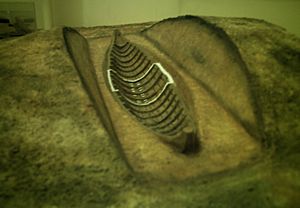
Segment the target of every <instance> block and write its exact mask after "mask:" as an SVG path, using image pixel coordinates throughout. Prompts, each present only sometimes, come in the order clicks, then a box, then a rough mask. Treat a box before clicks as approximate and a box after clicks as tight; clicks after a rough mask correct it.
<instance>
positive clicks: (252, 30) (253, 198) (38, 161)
mask: <svg viewBox="0 0 300 208" xmlns="http://www.w3.org/2000/svg"><path fill="white" fill-rule="evenodd" d="M205 19H206V20H207V21H208V22H210V23H213V24H216V25H217V26H218V27H221V28H222V29H223V30H224V31H225V32H226V33H227V34H228V36H229V37H230V39H231V40H232V41H233V43H234V44H235V45H236V46H237V48H238V50H239V52H240V54H241V57H242V60H244V62H245V64H246V66H247V68H248V70H249V75H250V80H249V88H251V90H252V91H253V99H255V101H256V103H257V105H258V107H257V108H254V111H257V112H258V114H259V115H261V117H260V118H259V123H258V124H255V125H254V127H253V125H251V124H249V125H245V127H243V128H244V129H245V128H248V131H249V129H252V130H253V131H250V135H249V134H248V133H247V135H248V136H242V137H239V139H241V140H242V138H246V137H249V138H248V139H247V141H249V143H248V144H259V145H258V147H259V151H256V150H255V151H254V152H255V153H257V152H259V155H260V156H259V158H258V159H257V158H256V159H254V160H253V161H251V160H249V158H248V159H245V160H244V159H243V160H242V163H239V162H238V163H234V165H231V166H229V167H228V166H226V165H224V163H225V164H226V162H228V160H227V158H225V159H224V157H217V156H216V155H218V154H219V152H220V151H221V150H224V149H222V148H220V149H219V150H220V151H219V150H218V151H216V152H215V153H214V152H207V155H206V156H205V157H204V158H205V160H203V163H205V162H206V163H207V164H206V167H212V166H211V165H210V164H211V163H209V162H208V161H209V159H210V160H211V161H214V163H213V164H220V165H219V166H222V165H224V166H226V168H221V170H222V171H220V170H219V169H218V170H217V171H208V172H206V174H203V173H205V172H202V174H198V173H199V172H198V171H196V173H197V174H192V176H193V177H192V178H190V177H188V179H185V180H179V181H178V180H177V179H178V178H177V179H176V177H175V179H173V180H168V181H166V180H160V179H152V178H151V177H147V175H149V174H146V177H145V176H144V177H142V176H140V175H139V174H137V175H136V174H133V173H132V171H130V170H129V169H128V167H127V166H126V163H125V162H124V159H125V158H124V157H123V156H122V155H121V154H120V151H119V150H118V148H116V145H115V144H114V143H113V142H112V141H111V139H110V138H109V136H108V134H107V132H106V131H105V129H104V128H103V124H102V123H101V122H100V120H99V118H98V117H97V115H96V113H95V110H94V107H93V103H92V102H91V101H90V99H89V97H88V96H87V93H86V91H85V90H84V88H83V87H82V84H81V80H80V78H79V76H78V74H77V72H76V70H75V68H74V66H73V63H72V62H71V60H70V57H69V55H68V53H67V51H66V48H65V45H64V41H63V37H62V30H61V28H57V29H54V30H51V31H40V32H36V33H33V34H30V35H27V36H24V37H20V38H16V39H8V40H1V42H0V145H1V146H0V184H1V186H0V205H1V207H13V208H16V207H45V208H46V207H52V208H54V207H297V204H299V203H300V202H299V197H298V196H299V189H300V188H299V187H300V177H299V167H300V164H299V151H298V150H299V149H300V143H299V139H298V138H299V136H300V132H299V131H300V128H299V115H300V110H299V103H300V102H299V96H297V95H299V90H300V86H299V83H300V76H299V68H300V40H299V39H298V38H296V37H295V36H293V35H290V34H287V33H286V32H285V31H284V30H283V29H282V28H279V27H277V26H274V25H271V24H269V23H266V22H263V21H259V20H253V19H236V18H213V17H209V18H208V17H207V18H205ZM150 25H152V23H147V24H140V25H128V26H123V27H121V28H122V31H123V32H124V33H133V32H136V31H141V30H144V29H145V27H148V26H150ZM157 26H159V24H158V25H157ZM113 29H114V27H95V28H81V29H79V31H80V32H81V33H82V34H83V35H84V36H85V37H86V38H87V39H88V41H89V43H90V46H91V48H90V49H91V55H92V58H93V63H94V64H95V69H96V72H97V75H98V78H99V80H100V79H101V76H102V75H101V67H100V65H101V63H100V62H101V60H102V59H103V58H104V56H105V54H104V53H105V50H102V53H103V54H102V55H101V50H100V49H99V48H97V47H96V46H95V45H93V44H92V43H98V44H100V42H101V41H102V42H103V40H104V39H105V37H109V36H110V34H111V32H112V30H113ZM148 31H149V30H148ZM152 31H153V32H155V26H154V27H153V30H152ZM144 34H146V35H148V37H157V38H159V37H160V36H153V35H152V36H151V34H150V33H148V34H147V31H146V32H144ZM174 36H175V33H174ZM137 38H138V37H135V36H132V40H135V41H137ZM158 41H159V40H158ZM104 42H105V41H104ZM144 44H146V43H144ZM100 45H101V44H100ZM102 46H103V47H104V46H105V47H108V46H107V45H105V44H103V45H102ZM167 46H168V44H167V45H165V46H161V47H167ZM99 47H100V48H101V46H99ZM105 47H104V48H105ZM154 50H155V49H150V53H151V52H152V53H153V51H154ZM97 54H99V55H97ZM154 54H155V53H154ZM172 54H173V55H174V54H175V55H176V53H170V54H169V55H172ZM164 55H165V54H162V55H158V56H159V57H162V56H164ZM97 56H98V57H99V59H97ZM179 58H180V57H179ZM169 59H171V60H174V59H175V60H178V62H180V61H181V60H180V59H177V58H176V57H167V58H163V60H164V61H165V62H166V63H167V64H170V65H171V64H172V63H173V62H172V61H170V63H169V62H168V60H169ZM196 59H197V60H201V58H199V56H198V58H196ZM178 66H179V68H181V69H182V67H180V65H178V64H175V66H174V67H175V68H176V67H178ZM212 66H214V65H212ZM175 73H176V72H175ZM177 73H179V74H180V73H181V74H180V75H179V76H182V77H185V83H189V84H188V86H189V88H190V89H192V90H194V92H196V93H194V97H195V96H196V97H197V96H199V95H198V93H199V91H200V92H201V93H202V94H201V95H203V96H200V97H199V99H204V100H200V101H199V103H200V104H201V106H202V107H203V105H204V104H205V103H207V100H211V98H210V96H206V95H205V93H206V91H205V90H203V88H202V87H199V79H200V81H201V76H202V75H201V74H200V75H199V74H198V75H197V74H192V75H189V76H187V72H182V71H181V70H178V72H177ZM216 77H217V76H216V75H215V76H212V79H214V78H216ZM197 78H198V80H197ZM208 80H209V79H208ZM193 82H195V83H196V84H194V85H191V84H190V83H193ZM99 83H100V84H103V86H102V87H101V89H102V91H103V93H105V90H103V89H105V88H104V86H105V85H104V83H103V82H99ZM197 83H198V84H197ZM218 83H221V86H220V87H216V88H213V87H212V89H220V91H222V90H223V88H224V85H225V84H226V83H223V84H224V85H223V84H222V82H218ZM208 84H209V83H208ZM191 86H194V87H191ZM222 86H223V88H222ZM197 87H198V88H201V89H196V88H197ZM217 92H218V90H217ZM223 94H224V96H226V95H230V93H227V94H226V93H223ZM242 95H243V94H242ZM220 96H221V95H220ZM220 96H216V97H220ZM233 99H235V97H234V96H233V98H231V97H229V98H228V99H227V98H226V97H223V102H221V103H226V102H230V101H231V100H233ZM212 100H216V99H212ZM236 100H239V98H236ZM213 102H214V103H215V105H210V106H207V107H205V106H204V107H205V108H208V109H209V107H211V108H212V109H216V108H217V107H216V106H220V102H219V101H209V102H208V103H213ZM112 103H113V102H112ZM238 103H239V102H237V103H234V101H233V103H231V104H228V106H229V107H230V106H233V105H235V107H234V108H233V109H236V110H237V111H234V112H236V114H235V116H232V115H231V114H230V115H227V114H226V113H225V114H224V116H223V117H222V116H221V119H220V120H221V121H222V119H225V118H227V119H232V117H234V118H240V115H246V114H243V113H242V112H243V109H248V107H243V108H242V109H240V108H239V107H237V106H236V105H238ZM212 106H213V107H212ZM114 109H117V107H116V108H114ZM196 109H197V107H196ZM199 109H203V108H199ZM226 109H227V110H226V112H232V111H230V110H228V108H226ZM206 112H208V116H207V118H206V119H208V118H209V117H210V116H213V115H214V114H213V112H214V111H212V110H207V109H206V110H205V112H202V113H203V114H205V113H206ZM121 113H122V112H121ZM199 113H200V114H201V111H199ZM124 115H126V114H124ZM226 115H227V116H226ZM246 117H247V116H246ZM247 118H249V117H247ZM247 118H245V119H240V120H239V119H238V120H239V121H240V122H238V124H237V125H236V126H235V127H232V128H225V129H232V131H240V129H243V128H241V127H240V124H241V123H243V122H242V121H244V120H247ZM129 119H130V118H129ZM199 119H200V117H199ZM201 119H205V118H203V117H201ZM214 120H215V119H212V121H211V122H214ZM223 121H224V120H223ZM133 122H134V121H133ZM225 123H226V125H229V126H232V125H233V123H234V122H225ZM250 123H251V122H250ZM119 125H122V122H120V123H119ZM205 125H206V126H205ZM201 126H203V125H201ZM209 127H210V125H208V124H207V122H206V123H205V124H204V127H201V128H204V131H205V132H210V131H211V132H216V131H221V130H222V131H221V132H224V129H223V128H224V127H221V126H219V127H218V128H217V129H214V130H213V129H209ZM257 128H258V129H261V130H262V133H261V134H260V140H259V141H258V142H257V140H255V139H254V138H252V137H256V135H257V134H256V129H257ZM117 129H120V128H117ZM121 129H122V128H121ZM124 129H126V128H124ZM232 131H231V130H230V131H228V132H229V133H230V132H232ZM251 132H254V133H253V134H251ZM229 133H228V134H229ZM128 135H130V134H128ZM131 137H132V138H138V137H136V136H135V135H134V136H132V135H131ZM122 138H123V137H122ZM122 138H121V139H122ZM143 138H144V137H143ZM207 138H214V137H207ZM127 141H128V140H127ZM137 141H138V140H137ZM208 141H209V140H208ZM253 141H256V142H253ZM236 142H238V141H236ZM123 144H124V145H128V144H130V143H126V142H125V143H123ZM134 144H137V145H136V147H137V148H141V146H140V145H141V144H142V143H140V144H139V143H134ZM231 144H233V145H234V144H236V146H235V148H233V149H231V150H234V149H235V150H236V152H235V153H236V154H237V155H239V157H238V158H240V153H241V152H244V151H241V150H244V149H243V148H245V146H243V145H242V144H241V143H235V142H231ZM212 146H213V148H216V147H215V143H213V145H212ZM255 146H257V145H254V147H255ZM128 147H131V146H130V145H128ZM147 148H148V149H150V150H151V147H149V145H148V146H146V147H144V149H146V150H143V151H140V150H139V149H137V151H138V153H139V154H142V153H143V154H144V153H147V152H148V153H149V152H150V153H151V151H147ZM156 150H157V148H156V149H153V151H156ZM212 150H214V149H212ZM132 152H133V151H132V150H129V151H128V152H127V155H128V154H130V153H132ZM125 153H126V151H125ZM134 153H136V152H134ZM229 153H230V155H232V154H233V155H232V158H234V152H232V151H230V152H229ZM229 153H228V154H229ZM125 155H126V154H125ZM133 155H134V154H133ZM255 155H256V154H255ZM136 158H137V161H138V162H140V161H141V160H140V158H138V157H136ZM127 159H128V158H127ZM170 160H171V161H172V160H174V158H170ZM200 160H201V158H200ZM243 161H245V162H243ZM129 162H130V163H131V164H134V157H133V159H130V158H129ZM148 162H149V161H148ZM156 162H157V160H154V162H153V161H152V163H151V161H150V163H148V164H150V165H151V164H157V163H156ZM141 164H143V163H141ZM185 165H186V166H185ZM157 167H161V168H160V170H159V169H158V170H159V171H160V172H161V173H165V171H162V169H164V168H165V166H161V165H158V166H157ZM176 167H180V169H182V172H185V171H184V170H185V169H188V168H190V165H188V164H187V163H186V162H184V163H182V164H181V166H176ZM216 167H218V165H216ZM140 170H144V169H140ZM149 170H151V169H149ZM166 170H168V169H167V168H166ZM176 171H177V170H176ZM148 173H149V171H148ZM150 175H151V174H150ZM175 175H176V174H175ZM159 176H163V177H161V178H164V176H165V175H161V174H159ZM167 178H169V177H167ZM184 178H185V177H184Z"/></svg>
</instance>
